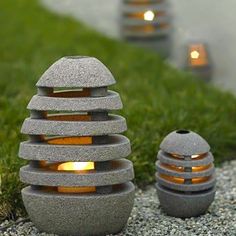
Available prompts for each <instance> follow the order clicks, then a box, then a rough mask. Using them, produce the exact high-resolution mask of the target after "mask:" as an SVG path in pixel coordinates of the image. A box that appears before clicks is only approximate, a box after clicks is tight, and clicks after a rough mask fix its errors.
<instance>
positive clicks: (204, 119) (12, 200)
mask: <svg viewBox="0 0 236 236" xmlns="http://www.w3.org/2000/svg"><path fill="white" fill-rule="evenodd" d="M0 9H1V11H0V26H1V28H0V39H1V40H0V58H1V59H0V91H1V94H0V127H1V129H0V173H1V176H2V186H1V191H2V194H1V195H0V218H1V217H2V218H4V217H5V216H7V215H8V216H9V214H12V215H13V216H14V215H15V214H16V212H21V210H22V209H23V208H22V202H21V198H20V189H21V187H22V184H21V183H20V181H19V177H18V171H19V168H20V166H22V165H23V161H22V160H20V159H19V158H18V157H17V152H18V146H19V143H20V141H22V140H24V139H26V137H23V136H22V135H21V134H20V127H21V124H22V122H23V120H24V118H25V117H27V116H28V111H27V110H26V106H27V103H28V102H29V100H30V98H31V96H32V95H33V94H35V93H36V89H35V83H36V81H37V80H38V79H39V77H40V75H41V74H42V73H43V72H44V71H45V70H46V69H47V67H48V66H49V65H50V64H51V63H53V62H54V61H55V60H57V59H58V58H60V57H62V56H65V55H76V54H78V55H91V56H95V57H97V58H99V59H100V60H101V61H103V62H104V63H105V64H106V65H107V66H108V68H109V69H110V70H111V71H112V72H113V74H114V76H115V78H116V80H117V85H115V86H114V87H113V89H114V90H116V91H118V92H120V94H121V97H122V100H123V103H124V109H123V111H121V114H122V115H124V116H125V117H126V119H127V123H128V127H129V130H128V132H127V133H126V135H127V136H128V137H129V138H130V140H131V142H132V150H133V152H132V155H131V156H130V159H131V160H132V161H133V162H134V166H135V172H136V181H137V183H139V184H140V185H142V184H146V183H150V182H152V181H153V180H154V172H155V167H154V162H155V159H156V153H157V150H158V146H159V144H160V142H161V140H162V139H163V137H164V136H165V135H167V134H168V133H169V132H170V131H172V130H175V129H179V128H184V129H191V130H193V131H195V132H198V133H200V134H201V135H202V136H203V137H204V138H206V139H207V140H208V141H209V143H210V145H211V147H212V151H213V153H214V155H215V158H216V162H217V163H220V162H222V161H224V160H227V159H230V158H233V157H234V153H235V146H236V144H235V140H236V126H235V123H236V106H235V104H236V99H235V97H233V95H231V94H229V93H223V92H220V91H219V90H217V89H215V88H213V87H211V86H210V85H206V84H204V83H201V82H199V81H197V80H196V79H194V78H192V77H191V76H190V75H186V74H184V73H182V72H179V71H177V70H175V69H173V68H171V67H170V66H168V65H166V64H165V63H164V62H163V61H162V60H161V59H160V58H159V57H158V55H156V54H154V53H152V52H148V51H145V50H142V49H138V48H135V47H132V46H130V45H128V44H125V43H121V42H117V41H114V40H111V39H108V38H105V37H104V36H102V35H100V34H98V33H96V32H94V31H93V30H91V29H89V28H87V27H85V26H83V25H81V24H79V23H77V22H75V21H74V20H72V19H70V18H66V17H64V18H63V17H59V16H56V15H54V14H52V13H49V12H48V11H46V10H44V9H43V8H42V7H40V6H39V4H38V3H37V2H36V1H34V0H31V1H28V0H14V1H13V0H7V1H0Z"/></svg>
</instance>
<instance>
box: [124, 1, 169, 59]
mask: <svg viewBox="0 0 236 236" xmlns="http://www.w3.org/2000/svg"><path fill="white" fill-rule="evenodd" d="M169 7H170V5H169V3H168V1H166V0H152V1H147V0H122V8H121V9H122V12H121V15H122V17H121V31H120V32H121V34H122V37H123V38H124V39H125V40H127V41H129V42H132V43H135V44H138V45H140V46H143V47H147V48H151V49H154V50H156V51H157V52H158V53H160V55H162V56H163V57H168V56H169V55H170V53H171V51H170V50H171V44H172V42H171V30H172V29H171V17H170V11H169Z"/></svg>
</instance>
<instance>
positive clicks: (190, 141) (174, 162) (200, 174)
mask: <svg viewBox="0 0 236 236" xmlns="http://www.w3.org/2000/svg"><path fill="white" fill-rule="evenodd" d="M160 149H161V150H160V151H159V152H158V161H157V162H156V167H157V174H156V179H157V184H156V188H157V193H158V197H159V200H160V204H161V206H162V208H163V209H164V211H165V212H166V213H167V214H169V215H171V216H176V217H183V218H185V217H193V216H198V215H201V214H203V213H204V212H205V211H206V210H207V209H208V207H209V206H210V204H211V203H212V201H213V200H214V196H215V183H216V178H215V174H214V172H215V169H214V164H213V161H214V158H213V155H212V154H211V152H210V147H209V145H208V143H207V142H206V141H205V140H204V139H203V138H202V137H200V136H199V135H198V134H196V133H194V132H191V131H187V130H178V131H174V132H172V133H170V134H169V135H168V136H167V137H166V138H165V139H164V140H163V142H162V143H161V145H160Z"/></svg>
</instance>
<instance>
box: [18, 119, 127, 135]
mask: <svg viewBox="0 0 236 236" xmlns="http://www.w3.org/2000/svg"><path fill="white" fill-rule="evenodd" d="M126 129H127V125H126V121H125V119H124V118H123V117H121V116H118V115H110V116H109V119H108V120H106V121H80V122H78V121H53V120H44V119H30V118H28V119H25V121H24V123H23V126H22V129H21V132H22V133H23V134H32V135H40V134H47V135H61V136H93V135H107V134H115V133H123V132H124V131H126Z"/></svg>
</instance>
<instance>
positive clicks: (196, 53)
mask: <svg viewBox="0 0 236 236" xmlns="http://www.w3.org/2000/svg"><path fill="white" fill-rule="evenodd" d="M199 56H200V53H199V52H198V51H196V50H194V51H192V52H191V58H192V59H198V58H199Z"/></svg>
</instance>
